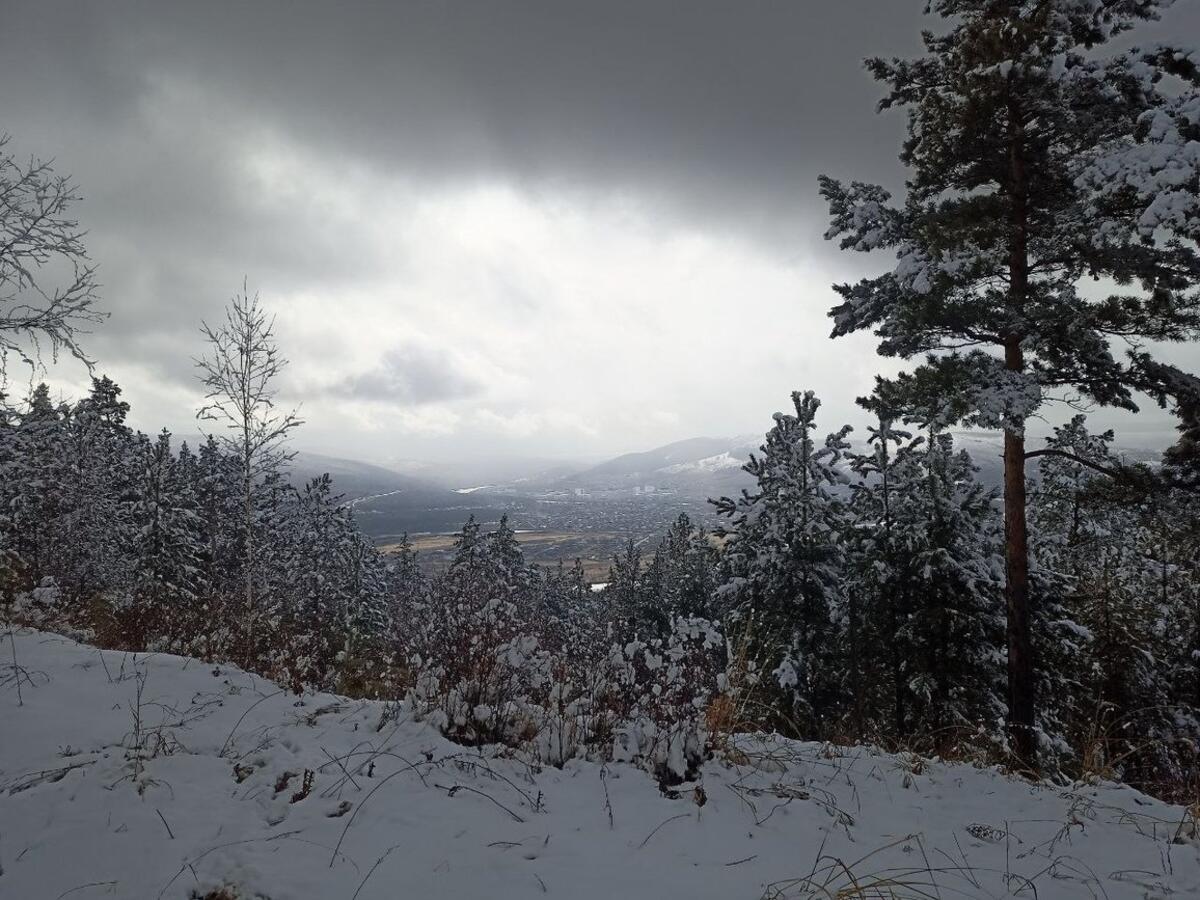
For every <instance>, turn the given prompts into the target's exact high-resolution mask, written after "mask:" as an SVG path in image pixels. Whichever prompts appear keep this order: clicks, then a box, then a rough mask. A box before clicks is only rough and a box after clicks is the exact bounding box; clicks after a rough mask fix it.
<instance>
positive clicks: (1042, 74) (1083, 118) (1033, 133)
mask: <svg viewBox="0 0 1200 900" xmlns="http://www.w3.org/2000/svg"><path fill="white" fill-rule="evenodd" d="M1170 5H1171V3H1170V0H1097V2H1088V3H1078V2H1073V0H1040V2H1032V0H1028V2H1024V0H1023V2H1012V0H930V2H929V3H928V4H927V8H928V9H929V10H930V11H932V12H934V13H936V14H938V15H939V16H941V17H943V18H944V19H945V24H946V32H945V33H944V34H941V35H934V34H932V33H926V34H925V35H924V43H925V47H926V51H927V52H926V55H925V56H923V57H921V58H918V59H915V60H891V61H888V60H882V59H873V60H869V61H868V63H867V65H868V68H869V69H870V71H871V72H872V74H873V75H874V76H875V77H876V78H877V79H879V80H881V81H883V82H886V83H887V84H888V86H889V92H888V94H887V96H886V97H885V98H884V99H883V101H882V102H881V104H880V106H881V108H883V109H887V108H892V107H904V108H907V109H908V111H909V116H908V139H907V140H906V141H905V143H904V147H903V151H902V153H901V160H902V162H903V163H904V164H905V165H906V166H907V167H908V168H909V171H910V176H909V180H908V183H907V196H906V198H905V202H904V205H903V206H900V207H894V206H891V205H889V200H890V196H889V194H888V192H887V191H886V190H884V189H883V188H882V187H878V186H875V185H870V184H863V183H859V182H855V183H853V184H851V185H849V186H844V185H843V184H841V183H839V182H837V181H834V180H832V179H829V178H824V177H823V178H822V179H821V193H822V195H823V196H824V197H825V198H826V199H827V200H828V202H829V207H830V212H831V218H832V224H831V227H830V229H829V231H828V232H827V235H826V236H827V237H828V238H831V239H832V238H838V237H840V238H841V245H842V247H843V248H848V249H855V250H860V251H870V250H875V249H880V248H890V249H892V250H894V251H895V253H896V256H897V259H898V263H897V265H896V266H895V268H894V269H893V270H892V271H891V272H888V273H887V274H884V275H882V276H880V277H877V278H868V279H865V280H863V281H861V282H859V283H857V284H852V285H851V284H845V285H839V286H837V287H836V290H837V292H838V293H839V294H840V295H841V297H842V302H841V303H840V304H839V305H838V306H836V307H835V308H834V309H833V311H832V313H831V315H832V316H833V318H834V321H835V325H834V330H833V334H834V336H839V335H845V334H850V333H852V332H855V331H860V330H864V329H872V330H874V331H875V333H876V334H878V335H879V337H880V338H881V343H880V351H881V352H882V353H883V354H885V355H888V356H899V357H903V358H906V359H908V358H912V357H915V356H920V355H922V354H930V355H929V357H928V359H927V360H926V362H925V363H924V364H923V365H922V366H921V368H920V369H919V370H918V371H917V372H916V373H914V376H913V377H912V378H909V379H907V380H904V381H902V382H900V383H899V387H900V388H901V389H902V391H915V390H917V389H919V388H920V387H922V386H923V385H925V386H932V387H934V388H936V389H937V390H940V391H942V392H945V393H946V394H947V395H949V396H952V397H954V398H955V399H956V410H955V419H956V421H960V422H966V423H972V424H975V425H978V426H982V427H991V428H1002V429H1003V431H1004V459H1005V466H1004V482H1005V483H1004V501H1005V557H1006V565H1005V568H1006V573H1005V574H1006V588H1005V590H1006V600H1007V619H1008V674H1009V688H1008V694H1009V696H1008V705H1009V710H1008V719H1009V727H1010V731H1011V734H1012V740H1013V746H1014V750H1015V755H1016V756H1017V757H1018V758H1019V759H1020V760H1021V761H1023V762H1024V763H1025V764H1027V765H1031V766H1032V765H1035V764H1036V740H1035V732H1034V728H1035V704H1036V699H1037V698H1036V697H1035V672H1034V664H1035V661H1034V659H1033V655H1032V653H1033V645H1032V636H1031V631H1030V623H1031V594H1030V573H1029V564H1028V561H1029V554H1028V546H1027V543H1028V541H1027V528H1026V489H1025V463H1026V459H1027V458H1028V454H1027V453H1026V450H1025V437H1024V423H1025V420H1026V419H1027V418H1028V417H1029V416H1030V415H1031V414H1032V413H1033V412H1034V411H1035V410H1037V409H1038V407H1039V406H1040V405H1041V404H1042V403H1043V402H1044V401H1045V400H1046V399H1048V398H1049V397H1050V396H1051V395H1052V394H1053V393H1054V392H1060V391H1067V392H1075V393H1078V394H1080V395H1082V396H1084V397H1086V398H1088V399H1089V400H1091V401H1093V402H1095V403H1099V404H1108V405H1115V406H1120V407H1125V408H1128V409H1134V408H1136V404H1135V400H1134V392H1135V391H1143V392H1146V393H1149V394H1151V395H1152V396H1154V397H1155V398H1156V399H1158V400H1159V401H1160V402H1162V403H1166V402H1168V401H1169V400H1171V399H1172V398H1174V399H1175V401H1176V403H1177V404H1178V405H1180V406H1186V405H1187V404H1189V403H1193V402H1194V401H1195V396H1196V394H1197V391H1196V386H1197V382H1196V381H1195V379H1191V378H1189V377H1187V376H1184V375H1183V373H1180V372H1179V371H1178V370H1176V369H1173V368H1172V367H1170V366H1165V365H1162V364H1160V363H1157V362H1156V361H1155V360H1153V359H1152V358H1151V357H1150V355H1149V354H1148V352H1147V351H1146V350H1145V346H1144V345H1145V342H1147V341H1180V340H1190V339H1193V338H1195V337H1196V336H1197V334H1198V333H1200V293H1198V291H1197V288H1196V285H1197V282H1198V280H1200V255H1198V253H1197V248H1196V241H1197V238H1198V237H1200V199H1198V195H1200V177H1198V176H1200V156H1197V154H1196V153H1195V150H1194V148H1195V146H1196V143H1195V139H1196V133H1197V129H1198V128H1200V90H1198V85H1200V72H1198V71H1197V66H1196V61H1195V58H1194V56H1190V55H1189V54H1186V53H1182V52H1178V51H1176V50H1174V49H1172V48H1163V47H1155V48H1153V49H1146V50H1143V49H1138V48H1134V49H1131V50H1128V51H1124V52H1121V53H1119V54H1116V55H1114V56H1109V57H1103V56H1100V55H1099V54H1098V53H1097V52H1096V51H1097V48H1098V47H1100V46H1101V45H1103V44H1105V43H1107V42H1108V41H1110V40H1111V39H1112V38H1113V37H1114V36H1116V35H1118V34H1120V33H1122V32H1124V31H1127V30H1129V29H1130V28H1132V27H1134V26H1135V25H1136V24H1137V22H1138V21H1140V20H1145V19H1154V18H1157V17H1158V15H1159V13H1160V12H1161V11H1162V10H1163V9H1165V8H1166V7H1168V6H1170ZM1090 279H1096V280H1098V281H1099V285H1100V286H1087V287H1085V284H1084V282H1086V281H1088V280H1090ZM1106 286H1107V287H1106ZM1115 339H1121V340H1123V341H1125V342H1127V343H1128V344H1129V345H1130V346H1131V349H1130V350H1129V352H1128V354H1127V355H1126V356H1125V358H1123V359H1122V358H1119V357H1118V355H1117V354H1116V353H1115V352H1114V351H1113V349H1112V348H1111V347H1110V343H1111V342H1112V341H1114V340H1115Z"/></svg>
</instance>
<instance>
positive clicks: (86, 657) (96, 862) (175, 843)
mask: <svg viewBox="0 0 1200 900" xmlns="http://www.w3.org/2000/svg"><path fill="white" fill-rule="evenodd" d="M13 644H14V646H10V645H9V641H8V639H7V638H5V639H4V640H3V644H0V651H2V655H0V660H3V663H0V666H3V665H7V666H8V668H0V685H2V687H0V870H2V874H0V897H3V898H5V900H10V898H11V900H39V898H47V900H58V898H64V900H65V898H68V897H69V898H72V900H87V898H93V897H128V898H139V900H143V898H158V897H169V898H187V897H189V896H192V895H193V892H196V894H195V895H196V896H203V895H204V893H205V892H206V891H208V890H210V889H213V888H215V887H217V886H220V885H233V886H236V888H237V890H238V892H239V893H238V894H237V896H241V897H260V896H261V897H268V898H271V900H284V898H321V900H324V898H335V900H354V898H361V900H368V898H389V900H394V898H399V897H413V898H435V897H447V898H526V897H541V896H547V897H556V896H557V897H563V898H569V900H588V898H597V900H599V898H605V900H607V898H615V897H621V898H641V897H647V898H670V897H686V898H703V897H713V898H722V900H733V898H748V900H753V898H759V897H764V896H766V897H801V896H820V897H834V896H846V897H849V896H855V897H859V896H861V897H871V898H875V897H893V896H895V897H934V898H955V897H1004V896H1010V895H1016V896H1024V897H1029V898H1034V897H1038V898H1059V897H1081V898H1083V897H1087V898H1091V897H1106V898H1112V900H1117V898H1141V897H1166V896H1175V897H1197V896H1200V858H1198V850H1197V845H1196V843H1195V842H1194V841H1193V840H1192V839H1191V838H1190V833H1191V832H1190V827H1189V825H1190V822H1191V820H1190V819H1186V818H1185V812H1184V810H1183V809H1181V808H1179V807H1172V806H1168V805H1166V804H1163V803H1160V802H1158V801H1156V800H1152V799H1150V798H1147V797H1145V796H1142V795H1140V794H1138V793H1136V792H1134V791H1132V790H1128V789H1125V788H1121V787H1119V786H1115V785H1102V786H1098V787H1079V788H1076V789H1073V790H1065V789H1061V788H1057V787H1049V786H1033V785H1030V784H1028V783H1024V782H1021V781H1016V780H1011V779H1008V778H1005V777H1004V776H1002V775H1001V774H999V773H997V772H995V771H992V770H987V769H975V768H971V767H968V766H961V765H943V764H938V763H921V762H919V761H916V760H913V759H910V758H904V757H896V756H888V755H882V754H873V753H870V752H868V751H866V750H863V749H858V748H856V749H842V750H834V749H831V748H823V747H821V746H819V745H815V744H796V743H793V742H788V741H781V740H765V741H761V742H755V743H753V744H750V743H747V744H746V745H745V746H744V748H743V749H744V751H745V752H735V753H734V754H733V760H730V759H728V758H718V759H714V760H713V761H712V762H710V763H709V764H708V765H707V766H706V767H705V768H704V770H703V772H702V780H701V781H700V782H698V783H695V784H689V785H685V786H682V787H681V788H680V789H679V790H678V791H677V794H678V795H677V796H674V797H672V796H664V795H663V794H662V793H661V792H660V790H659V788H658V786H657V785H656V783H655V782H654V780H653V779H652V778H651V777H650V776H648V775H647V774H645V773H644V772H642V771H640V770H638V769H634V768H631V767H627V766H619V765H611V766H607V767H605V766H601V765H599V764H596V763H591V762H583V761H579V762H574V763H571V764H570V765H568V766H567V767H566V768H564V769H562V770H558V769H542V770H541V771H534V770H533V769H531V768H530V767H529V766H527V765H524V764H522V763H521V762H520V761H519V760H516V759H511V758H503V755H497V754H493V753H485V752H481V751H479V750H472V749H467V748H463V747H459V746H457V745H454V744H452V743H450V742H448V741H446V740H445V739H444V738H442V737H441V736H440V735H439V734H437V733H436V732H434V731H432V730H430V729H429V728H428V727H427V726H425V725H423V724H421V723H417V722H413V721H411V719H410V718H408V717H407V716H406V715H403V714H401V715H399V716H398V717H395V716H392V715H391V714H390V710H389V708H388V707H387V706H386V705H385V704H382V703H373V702H359V701H350V700H346V699H344V698H340V697H335V696H329V695H317V696H308V697H305V698H304V702H303V704H301V705H298V704H297V701H296V698H295V697H294V696H290V695H288V694H287V693H284V692H281V691H280V690H279V689H278V688H277V687H276V686H275V685H273V684H271V683H269V682H266V681H264V680H262V679H261V678H257V677H255V676H252V675H247V674H245V673H244V672H241V671H239V670H237V669H234V668H231V667H228V666H212V665H205V664H204V663H201V662H198V661H196V660H189V659H184V658H180V657H174V656H166V655H137V656H134V655H126V654H121V653H109V652H101V651H98V650H96V649H94V648H92V647H88V646H85V645H82V644H77V643H75V642H73V641H70V640H68V639H65V638H62V637H58V636H55V635H50V634H44V633H39V632H23V633H19V634H17V636H16V638H15V641H14V642H13ZM14 649H15V654H16V659H17V661H18V662H19V664H20V666H21V667H22V671H23V672H24V673H26V674H27V679H26V678H23V679H22V682H23V683H22V685H21V697H22V699H23V701H24V704H23V705H19V704H18V696H17V691H16V683H15V682H14V680H13V678H12V677H11V675H12V669H11V665H12V660H11V654H12V651H13V650H14ZM734 760H735V761H736V764H735V761H734ZM700 801H703V802H702V803H701V802H700ZM1181 822H1183V823H1184V826H1183V828H1182V831H1183V832H1185V833H1186V834H1187V835H1188V836H1187V837H1180V838H1178V839H1177V842H1173V840H1172V839H1173V838H1176V836H1177V834H1178V833H1179V832H1180V831H1181ZM855 885H857V886H858V888H860V889H861V892H860V893H851V892H850V890H849V889H850V888H853V887H854V886H855ZM876 888H878V889H877V890H876ZM842 889H847V890H846V893H842V894H839V893H838V891H839V890H842Z"/></svg>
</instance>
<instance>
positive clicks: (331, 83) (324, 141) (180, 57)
mask: <svg viewBox="0 0 1200 900" xmlns="http://www.w3.org/2000/svg"><path fill="white" fill-rule="evenodd" d="M923 5H924V2H923V0H837V2H820V3H818V2H813V0H807V2H801V0H790V2H778V0H746V2H733V0H654V2H647V0H488V2H467V0H453V2H424V0H412V2H394V3H368V2H361V3H329V2H323V0H321V2H318V0H307V2H302V0H256V2H253V3H245V2H240V0H208V2H203V3H163V2H160V0H144V2H133V0H107V2H104V3H77V2H65V0H4V2H3V9H4V12H3V27H0V131H9V132H11V133H12V134H13V137H14V146H15V147H16V148H17V149H19V150H20V151H22V152H29V153H38V154H45V155H53V156H55V157H57V158H58V162H59V165H60V167H61V169H62V170H63V171H67V172H72V173H74V175H75V176H76V179H77V180H78V182H79V184H80V186H81V188H82V191H83V193H84V195H85V197H86V200H85V202H84V203H83V204H82V205H81V206H80V208H79V214H80V217H81V219H82V221H83V223H84V225H85V226H86V227H88V228H89V229H90V230H91V238H90V246H91V249H92V253H93V256H94V257H95V258H96V260H97V262H98V263H99V264H100V267H101V277H102V280H103V282H104V296H105V300H106V306H107V308H108V309H109V310H110V311H111V312H112V318H111V319H110V320H109V322H108V323H106V325H105V326H104V327H103V328H102V329H100V330H99V332H98V333H97V334H96V335H95V336H94V337H93V339H92V342H91V344H90V349H91V350H92V352H94V353H95V354H96V355H97V356H99V357H100V359H101V360H102V361H104V360H105V359H111V358H114V357H121V358H125V359H130V360H134V361H137V362H138V363H140V364H142V365H144V366H145V367H146V368H148V369H149V370H151V371H153V372H155V373H157V374H161V375H162V376H163V377H164V378H166V379H169V380H171V381H172V382H174V383H177V384H185V383H190V382H191V379H192V378H193V372H192V366H191V356H192V355H195V354H196V353H197V352H199V351H200V349H201V348H200V347H199V346H198V334H197V331H196V329H197V326H198V324H199V321H200V319H202V318H213V317H215V316H217V315H219V310H220V307H221V306H222V305H223V304H224V303H225V301H226V300H227V299H228V298H229V296H230V295H231V293H232V292H233V291H234V290H235V289H236V288H237V287H238V286H239V285H240V284H241V280H242V278H243V276H246V275H248V276H249V277H250V280H251V286H252V288H253V287H257V288H259V289H261V291H262V293H263V297H264V299H265V300H266V301H267V302H268V303H271V302H272V301H273V298H275V297H278V296H280V295H282V294H284V293H286V292H288V291H292V290H301V289H302V290H307V291H313V292H320V290H321V289H322V288H323V287H330V286H337V287H344V286H346V285H347V284H353V283H356V282H362V283H366V282H369V281H370V280H371V278H372V276H373V275H374V274H375V273H376V269H377V266H378V264H379V254H380V250H379V248H377V247H369V246H363V245H361V244H360V243H358V242H357V241H356V240H355V239H354V238H355V235H354V234H353V233H351V232H352V227H351V226H352V224H353V223H349V224H347V223H340V222H334V221H329V220H328V219H325V218H323V217H322V214H321V213H320V212H319V211H314V210H312V209H310V208H308V207H307V206H306V205H305V203H304V198H302V197H301V198H292V199H291V200H290V201H288V202H286V203H280V204H275V205H273V204H269V203H263V202H262V201H263V197H261V196H259V195H257V194H256V193H255V190H254V188H253V186H252V184H251V185H248V182H247V179H246V177H245V173H244V172H243V171H242V170H240V169H239V167H238V162H239V160H240V158H241V156H242V154H243V151H244V150H245V149H246V148H247V146H249V145H251V144H252V142H254V141H255V140H257V139H258V137H259V135H260V134H262V133H264V132H270V133H277V134H279V135H280V136H281V137H282V138H283V139H284V140H285V141H287V142H290V143H292V144H294V145H296V146H298V147H301V148H303V149H304V150H305V151H306V152H308V153H310V154H312V156H313V157H314V159H316V160H317V162H318V164H319V165H320V166H321V168H322V169H323V170H324V171H326V172H328V173H333V174H335V175H336V174H338V173H343V172H345V173H349V172H350V171H352V170H353V169H354V167H356V166H361V167H365V168H367V169H369V170H370V171H372V172H374V173H377V174H379V175H382V176H384V177H386V178H394V179H398V180H402V181H405V182H407V183H412V184H416V185H420V186H422V187H423V188H425V189H428V190H436V189H437V188H439V187H448V186H458V185H464V184H472V183H486V182H489V181H503V182H507V183H512V184H517V185H519V186H520V187H521V188H522V189H523V190H527V191H529V192H533V193H537V192H542V191H545V192H547V193H553V194H556V195H568V196H569V195H570V193H571V192H573V191H579V192H583V193H592V194H601V195H612V194H616V195H625V194H628V195H629V196H631V197H633V198H635V199H638V200H644V201H647V203H648V205H649V206H650V207H652V208H653V209H654V210H655V211H656V214H657V215H661V216H663V217H664V218H669V219H671V220H672V221H671V222H664V225H666V224H684V225H686V226H689V227H695V228H697V229H699V230H703V231H707V232H710V233H720V232H726V231H727V232H729V233H730V234H733V235H736V236H737V237H739V238H741V239H746V240H749V241H751V242H753V243H754V244H755V245H756V246H757V247H758V248H759V249H762V250H764V251H766V252H768V253H772V254H775V255H777V256H779V257H781V258H785V259H791V258H794V257H796V256H797V255H802V256H807V257H810V258H814V259H818V260H819V261H820V262H821V263H822V266H823V268H825V269H842V270H844V269H845V268H846V267H848V266H850V265H857V264H860V263H861V261H846V260H844V259H842V258H840V257H839V255H838V253H837V251H836V249H835V248H833V247H831V246H829V245H827V244H825V243H823V242H822V241H821V239H820V233H821V231H822V230H823V228H822V220H823V217H824V215H823V209H822V207H821V204H820V202H819V199H818V197H817V196H816V190H815V176H816V175H817V174H818V173H819V172H826V171H827V172H829V173H831V174H835V175H839V176H845V177H866V178H874V179H879V180H883V181H885V182H886V183H890V184H893V185H898V184H899V182H900V179H901V177H902V172H901V170H900V168H899V165H898V163H897V161H896V159H895V157H896V152H897V150H898V146H899V140H900V136H901V130H902V126H903V123H902V120H901V118H900V117H899V116H897V115H894V114H893V115H885V116H876V115H874V114H873V113H872V108H873V106H874V104H875V102H876V101H877V99H878V97H879V93H880V92H879V87H878V86H877V85H876V84H874V83H873V82H872V81H871V79H870V78H869V76H868V75H867V74H866V73H865V72H864V71H863V69H862V66H861V58H862V57H864V56H868V55H884V56H887V55H893V54H897V55H905V54H911V53H914V52H916V51H917V50H918V49H919V38H918V35H919V30H920V28H922V27H924V26H925V25H926V24H927V23H926V22H924V21H923V20H922V17H921V15H920V11H921V8H922V7H923ZM1198 7H1200V5H1198V4H1179V5H1178V7H1177V8H1176V9H1174V10H1172V11H1171V12H1170V13H1169V16H1168V19H1167V21H1165V22H1164V23H1163V24H1162V25H1161V26H1154V27H1150V28H1147V29H1143V30H1141V31H1140V32H1139V39H1141V40H1146V41H1154V40H1158V39H1174V38H1178V37H1179V36H1180V35H1185V36H1187V39H1188V40H1194V39H1195V35H1197V34H1200V8H1198ZM170 90H177V91H179V92H180V93H179V96H178V97H176V96H174V95H171V94H169V93H164V91H170ZM179 103H188V104H192V105H191V106H188V107H187V108H186V109H181V108H180V107H179V106H178V104H179ZM360 215H361V216H363V217H370V216H371V215H372V209H371V208H370V206H369V205H367V206H366V207H365V208H363V209H362V210H361V212H360ZM387 252H388V254H389V263H390V264H392V267H393V271H394V266H395V257H396V255H397V254H402V253H403V247H402V246H396V247H394V248H389V249H388V251H387ZM534 287H535V290H533V291H531V290H529V288H528V286H526V285H523V284H520V283H514V284H512V285H510V290H509V293H511V294H512V296H513V302H512V304H511V305H512V307H513V309H512V310H511V312H512V313H513V314H515V315H525V316H527V317H528V318H529V319H530V320H533V319H535V318H536V317H537V316H538V315H539V313H540V311H539V308H538V304H539V303H540V302H542V300H543V298H544V295H545V294H546V293H547V291H548V290H550V289H552V288H553V286H548V288H547V291H543V290H542V285H540V284H535V285H534ZM817 290H819V291H821V292H822V293H819V294H818V293H817V291H815V290H814V289H813V286H811V285H797V291H796V293H797V302H804V301H803V300H802V298H803V296H804V294H805V292H806V291H807V292H809V294H810V296H813V297H814V299H813V300H812V301H810V302H814V303H827V302H828V299H827V295H826V293H825V292H824V291H825V286H824V285H820V286H818V287H817ZM279 312H280V313H281V314H286V310H279ZM329 314H330V315H336V314H337V311H336V310H331V311H330V313H329ZM547 338H548V339H552V336H547ZM405 365H406V364H405V361H404V360H403V359H401V360H399V362H396V361H395V360H393V361H390V362H389V363H388V364H387V365H385V366H383V367H382V368H381V369H380V371H379V372H378V373H376V376H370V377H367V376H364V378H365V380H364V381H363V382H362V384H360V385H358V388H357V389H358V390H360V391H361V392H362V396H368V395H387V394H389V393H390V392H394V394H395V396H404V392H405V391H409V392H410V394H411V396H412V397H414V398H418V399H429V398H433V397H438V396H463V395H464V393H470V389H469V379H468V381H467V382H455V380H454V377H451V376H448V375H447V374H446V373H445V372H441V373H436V372H432V371H428V372H425V373H424V374H422V372H424V369H423V368H422V366H423V365H424V363H423V362H422V361H421V360H417V361H415V362H412V363H411V364H410V365H408V368H407V369H406V368H405ZM410 370H411V371H410ZM789 377H791V376H790V375H789V373H781V374H780V378H781V384H780V388H779V390H780V392H781V393H780V395H781V396H785V395H786V390H787V389H788V388H790V387H792V385H791V384H788V383H786V382H787V380H788V378H789ZM447 379H449V380H448V381H447ZM771 402H774V401H773V400H772V401H771ZM684 427H688V426H684ZM712 427H713V423H704V424H703V425H700V424H699V423H698V424H697V425H696V430H697V431H700V430H706V429H707V430H711V429H712Z"/></svg>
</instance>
